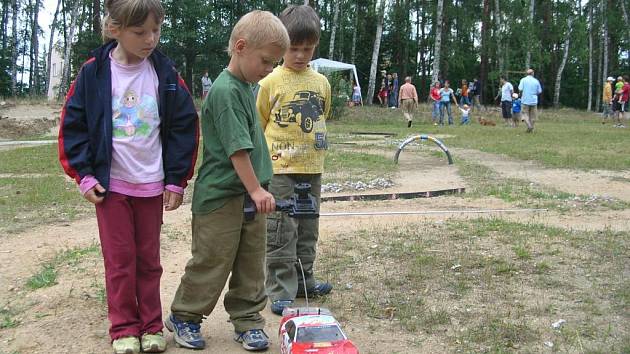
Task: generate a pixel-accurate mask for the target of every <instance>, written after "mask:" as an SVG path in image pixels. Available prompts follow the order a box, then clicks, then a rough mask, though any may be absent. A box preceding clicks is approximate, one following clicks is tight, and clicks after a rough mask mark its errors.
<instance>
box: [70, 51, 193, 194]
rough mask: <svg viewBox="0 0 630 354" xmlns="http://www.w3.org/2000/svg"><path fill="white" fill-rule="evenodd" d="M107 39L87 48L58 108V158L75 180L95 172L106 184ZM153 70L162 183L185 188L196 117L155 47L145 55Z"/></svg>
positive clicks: (183, 89) (108, 146) (109, 116)
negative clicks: (160, 149)
mask: <svg viewBox="0 0 630 354" xmlns="http://www.w3.org/2000/svg"><path fill="white" fill-rule="evenodd" d="M116 45H117V43H116V42H115V41H112V42H109V43H107V44H105V45H103V46H102V47H100V48H98V49H96V50H94V51H93V52H92V53H90V59H88V60H87V61H86V62H85V63H84V64H83V66H82V67H81V70H80V71H79V74H78V75H77V77H76V79H75V80H74V82H73V83H72V85H71V86H70V90H68V94H67V96H66V103H65V105H64V107H63V111H62V113H61V123H60V128H59V160H60V161H61V165H62V166H63V169H64V170H65V172H66V173H67V174H68V175H69V176H70V177H72V178H74V179H75V180H76V181H77V183H79V182H80V181H81V179H82V178H83V177H84V176H86V175H93V176H94V177H96V179H97V180H98V181H99V183H100V184H101V186H103V188H105V189H106V190H109V178H110V170H111V164H112V130H113V123H112V80H111V68H110V58H109V52H110V51H111V50H112V49H113V48H114V47H116ZM149 59H150V60H151V62H152V63H153V67H154V68H155V72H156V73H157V77H158V81H159V85H158V95H159V98H158V102H159V104H158V105H159V114H160V120H161V124H160V137H161V141H162V160H163V166H164V184H165V185H169V184H173V185H176V186H180V187H182V188H185V187H186V185H187V181H188V180H189V179H190V178H191V177H192V175H193V171H194V168H195V162H196V160H197V147H198V144H199V117H198V116H197V111H196V109H195V105H194V104H193V101H192V97H191V95H190V92H189V91H188V88H187V87H186V84H185V83H184V81H183V80H182V79H181V77H180V76H179V74H178V73H177V71H176V70H175V68H174V65H173V62H172V61H171V60H170V59H169V58H167V57H166V56H165V55H164V54H162V53H160V52H159V51H157V50H155V51H153V53H152V54H151V56H150V57H149Z"/></svg>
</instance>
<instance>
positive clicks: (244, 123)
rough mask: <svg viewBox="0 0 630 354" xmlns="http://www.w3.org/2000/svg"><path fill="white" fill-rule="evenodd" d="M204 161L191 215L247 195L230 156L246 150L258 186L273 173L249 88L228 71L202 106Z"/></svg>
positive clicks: (224, 72)
mask: <svg viewBox="0 0 630 354" xmlns="http://www.w3.org/2000/svg"><path fill="white" fill-rule="evenodd" d="M201 133H202V136H203V160H202V162H201V166H200V167H199V173H198V176H197V181H196V182H195V192H194V193H193V200H192V212H193V213H194V214H206V213H209V212H211V211H213V210H215V209H218V208H220V207H221V206H223V205H224V204H225V203H226V202H227V200H228V199H230V198H232V197H235V196H237V195H239V194H243V193H246V190H245V186H243V183H242V182H241V180H240V178H239V177H238V175H237V174H236V170H234V166H233V165H232V161H231V160H230V156H232V155H233V154H234V153H235V152H237V151H239V150H246V151H247V152H248V153H249V158H250V160H251V162H252V166H253V168H254V173H255V174H256V177H257V178H258V181H259V182H260V184H267V183H269V181H270V180H271V176H272V175H273V170H272V168H271V158H270V156H269V153H268V150H267V142H266V140H265V135H264V133H263V131H262V129H261V127H260V123H259V119H258V115H257V113H256V99H255V98H254V94H253V92H252V89H251V87H250V85H249V84H248V83H246V82H244V81H241V80H239V79H238V78H236V77H235V76H234V75H232V74H231V73H230V72H229V71H228V70H227V69H226V70H223V72H222V73H221V74H220V75H219V77H217V79H216V80H215V82H214V84H213V85H212V87H211V88H210V92H209V93H208V96H207V97H206V99H205V101H204V102H203V106H202V107H201Z"/></svg>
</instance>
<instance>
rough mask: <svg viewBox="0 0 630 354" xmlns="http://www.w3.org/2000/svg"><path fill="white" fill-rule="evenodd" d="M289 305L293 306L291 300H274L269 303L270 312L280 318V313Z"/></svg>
mask: <svg viewBox="0 0 630 354" xmlns="http://www.w3.org/2000/svg"><path fill="white" fill-rule="evenodd" d="M291 305H293V301H291V300H276V301H274V302H272V303H271V312H273V313H275V314H276V315H280V316H282V311H283V310H284V308H285V307H289V306H291Z"/></svg>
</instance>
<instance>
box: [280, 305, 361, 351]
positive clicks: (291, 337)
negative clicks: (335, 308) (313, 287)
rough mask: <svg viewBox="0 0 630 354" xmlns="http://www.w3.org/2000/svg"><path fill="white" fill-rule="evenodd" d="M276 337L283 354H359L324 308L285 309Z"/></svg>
mask: <svg viewBox="0 0 630 354" xmlns="http://www.w3.org/2000/svg"><path fill="white" fill-rule="evenodd" d="M282 315H283V317H282V320H281V321H280V329H279V331H278V337H279V339H280V352H281V353H282V354H314V353H320V354H358V353H359V351H358V349H357V347H356V346H355V345H354V344H353V343H352V342H351V341H350V340H349V339H348V337H347V336H346V335H345V333H344V332H343V330H342V329H341V326H340V325H339V322H337V320H336V319H335V318H334V317H333V316H332V315H331V313H330V311H328V310H327V309H323V308H286V309H285V310H284V312H283V314H282Z"/></svg>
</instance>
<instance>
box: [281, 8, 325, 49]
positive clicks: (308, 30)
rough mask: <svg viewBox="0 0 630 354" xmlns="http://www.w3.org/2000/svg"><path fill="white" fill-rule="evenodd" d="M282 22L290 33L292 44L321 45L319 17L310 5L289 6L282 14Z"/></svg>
mask: <svg viewBox="0 0 630 354" xmlns="http://www.w3.org/2000/svg"><path fill="white" fill-rule="evenodd" d="M279 17H280V20H281V21H282V23H283V24H284V26H285V27H286V28H287V32H289V38H291V44H303V43H308V44H316V43H319V36H320V28H321V24H320V22H319V16H318V15H317V13H316V12H315V10H313V8H312V7H310V6H308V5H289V7H287V8H286V9H284V11H282V13H281V14H280V16H279Z"/></svg>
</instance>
